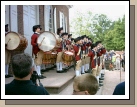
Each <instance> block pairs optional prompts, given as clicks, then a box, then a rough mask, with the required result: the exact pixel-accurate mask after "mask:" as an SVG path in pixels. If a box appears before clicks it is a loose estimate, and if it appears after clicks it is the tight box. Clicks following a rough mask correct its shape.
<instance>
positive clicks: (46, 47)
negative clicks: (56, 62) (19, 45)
mask: <svg viewBox="0 0 137 107" xmlns="http://www.w3.org/2000/svg"><path fill="white" fill-rule="evenodd" d="M37 43H41V46H40V47H39V48H40V49H41V50H42V51H44V52H45V51H50V50H52V49H53V48H54V47H55V46H56V38H55V35H54V34H53V33H51V32H49V31H45V32H43V33H42V34H40V35H39V37H38V39H37Z"/></svg>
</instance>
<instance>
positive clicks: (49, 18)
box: [44, 5, 54, 32]
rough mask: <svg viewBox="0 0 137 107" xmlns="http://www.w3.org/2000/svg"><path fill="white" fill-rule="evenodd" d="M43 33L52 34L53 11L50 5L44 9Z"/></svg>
mask: <svg viewBox="0 0 137 107" xmlns="http://www.w3.org/2000/svg"><path fill="white" fill-rule="evenodd" d="M44 8H45V9H44V10H45V11H44V19H45V31H50V32H53V30H54V29H53V9H52V6H50V5H45V7H44Z"/></svg>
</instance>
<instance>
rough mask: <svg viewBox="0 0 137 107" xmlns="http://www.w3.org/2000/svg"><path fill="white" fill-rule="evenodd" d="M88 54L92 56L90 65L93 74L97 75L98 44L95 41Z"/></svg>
mask: <svg viewBox="0 0 137 107" xmlns="http://www.w3.org/2000/svg"><path fill="white" fill-rule="evenodd" d="M88 56H89V57H90V64H91V65H90V67H91V69H92V72H91V73H92V75H94V76H95V77H96V69H97V68H96V44H95V43H93V44H92V45H91V49H89V54H88Z"/></svg>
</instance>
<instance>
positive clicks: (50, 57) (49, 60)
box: [43, 52, 57, 64]
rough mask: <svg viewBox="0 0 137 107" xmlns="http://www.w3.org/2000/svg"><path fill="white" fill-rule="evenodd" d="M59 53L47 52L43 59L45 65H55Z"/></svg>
mask: <svg viewBox="0 0 137 107" xmlns="http://www.w3.org/2000/svg"><path fill="white" fill-rule="evenodd" d="M56 58H57V53H54V52H52V53H51V52H45V53H44V57H43V64H54V63H55V62H56Z"/></svg>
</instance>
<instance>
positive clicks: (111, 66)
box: [109, 62, 113, 71]
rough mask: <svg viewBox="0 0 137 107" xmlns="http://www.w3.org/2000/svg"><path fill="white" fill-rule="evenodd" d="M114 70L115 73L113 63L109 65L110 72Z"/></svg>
mask: <svg viewBox="0 0 137 107" xmlns="http://www.w3.org/2000/svg"><path fill="white" fill-rule="evenodd" d="M110 70H112V71H113V64H112V62H111V63H110V64H109V71H110Z"/></svg>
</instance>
